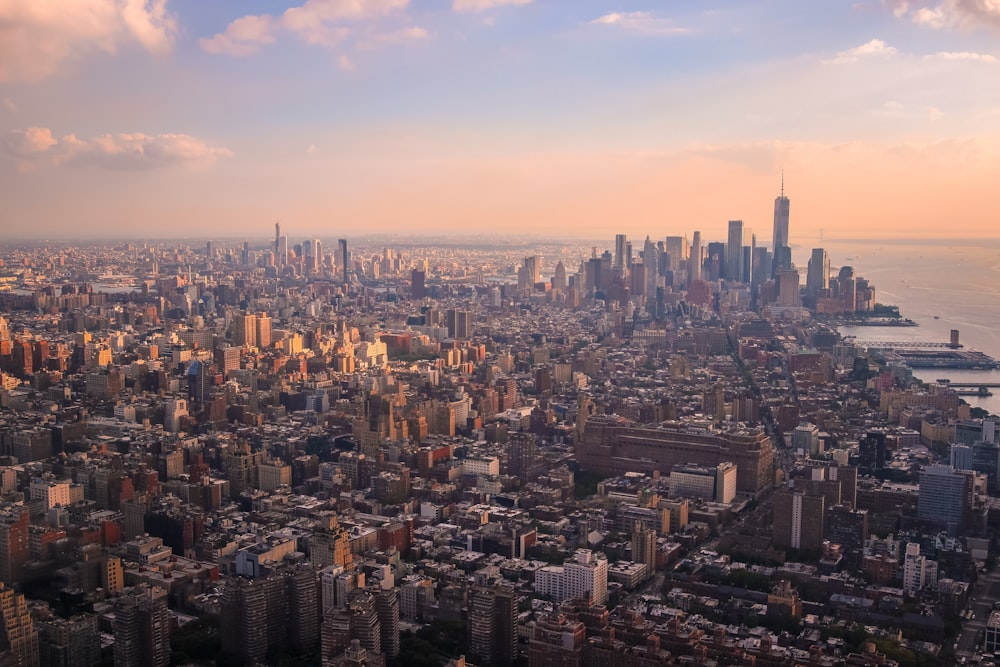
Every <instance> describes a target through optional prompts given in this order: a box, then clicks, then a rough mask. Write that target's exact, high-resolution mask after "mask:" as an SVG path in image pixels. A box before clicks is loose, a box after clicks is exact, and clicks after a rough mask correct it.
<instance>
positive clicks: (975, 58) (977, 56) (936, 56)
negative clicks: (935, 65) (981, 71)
mask: <svg viewBox="0 0 1000 667" xmlns="http://www.w3.org/2000/svg"><path fill="white" fill-rule="evenodd" d="M924 60H951V61H971V62H980V63H991V64H992V63H995V62H997V57H996V56H994V55H992V54H990V53H974V52H971V51H939V52H938V53H932V54H930V55H926V56H924Z"/></svg>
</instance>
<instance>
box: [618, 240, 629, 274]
mask: <svg viewBox="0 0 1000 667" xmlns="http://www.w3.org/2000/svg"><path fill="white" fill-rule="evenodd" d="M626 243H628V241H627V240H626V239H625V235H624V234H615V266H616V267H622V268H624V267H625V244H626Z"/></svg>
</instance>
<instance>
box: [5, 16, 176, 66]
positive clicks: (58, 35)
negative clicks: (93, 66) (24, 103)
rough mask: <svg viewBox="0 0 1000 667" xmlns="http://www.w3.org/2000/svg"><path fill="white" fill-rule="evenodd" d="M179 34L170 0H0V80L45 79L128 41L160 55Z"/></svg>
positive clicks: (110, 50)
mask: <svg viewBox="0 0 1000 667" xmlns="http://www.w3.org/2000/svg"><path fill="white" fill-rule="evenodd" d="M176 33H177V21H176V19H175V17H174V16H173V15H172V14H171V13H170V12H168V11H167V0H0V82H10V81H36V80H39V79H43V78H45V77H48V76H51V75H53V74H55V73H57V72H58V71H59V69H60V67H61V66H62V65H63V63H65V62H68V61H72V60H76V59H78V58H80V57H83V56H85V55H86V54H88V53H92V52H94V51H100V52H104V53H112V54H113V53H115V52H117V50H118V49H119V48H120V47H122V46H123V45H126V44H129V43H137V44H139V45H141V46H142V47H143V48H145V49H146V50H147V51H149V52H150V53H153V54H157V55H162V54H164V53H167V52H169V51H170V49H171V48H172V47H173V43H174V38H175V36H176Z"/></svg>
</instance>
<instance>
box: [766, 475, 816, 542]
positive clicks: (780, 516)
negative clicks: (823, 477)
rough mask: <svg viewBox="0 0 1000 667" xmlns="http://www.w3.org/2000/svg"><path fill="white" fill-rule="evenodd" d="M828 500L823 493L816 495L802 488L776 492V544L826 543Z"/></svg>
mask: <svg viewBox="0 0 1000 667" xmlns="http://www.w3.org/2000/svg"><path fill="white" fill-rule="evenodd" d="M824 501H825V499H824V497H823V496H813V495H809V494H806V493H803V492H801V491H791V490H788V491H779V492H777V493H775V494H774V524H773V539H774V544H775V546H777V547H784V548H791V549H808V550H818V549H819V548H820V547H821V546H822V545H823V523H824V522H823V520H824V518H825V517H824V513H825V507H824Z"/></svg>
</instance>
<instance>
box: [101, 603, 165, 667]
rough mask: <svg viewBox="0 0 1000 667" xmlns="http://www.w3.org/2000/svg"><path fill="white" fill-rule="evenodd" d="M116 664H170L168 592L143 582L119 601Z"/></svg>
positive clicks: (120, 666)
mask: <svg viewBox="0 0 1000 667" xmlns="http://www.w3.org/2000/svg"><path fill="white" fill-rule="evenodd" d="M114 636H115V667H167V665H169V664H170V611H169V610H168V609H167V591H166V590H165V589H162V588H159V587H157V586H149V585H147V584H141V585H139V586H135V587H133V588H131V589H129V590H126V591H125V592H124V593H123V595H122V596H121V597H120V598H119V599H118V602H117V603H116V604H115V620H114Z"/></svg>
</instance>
